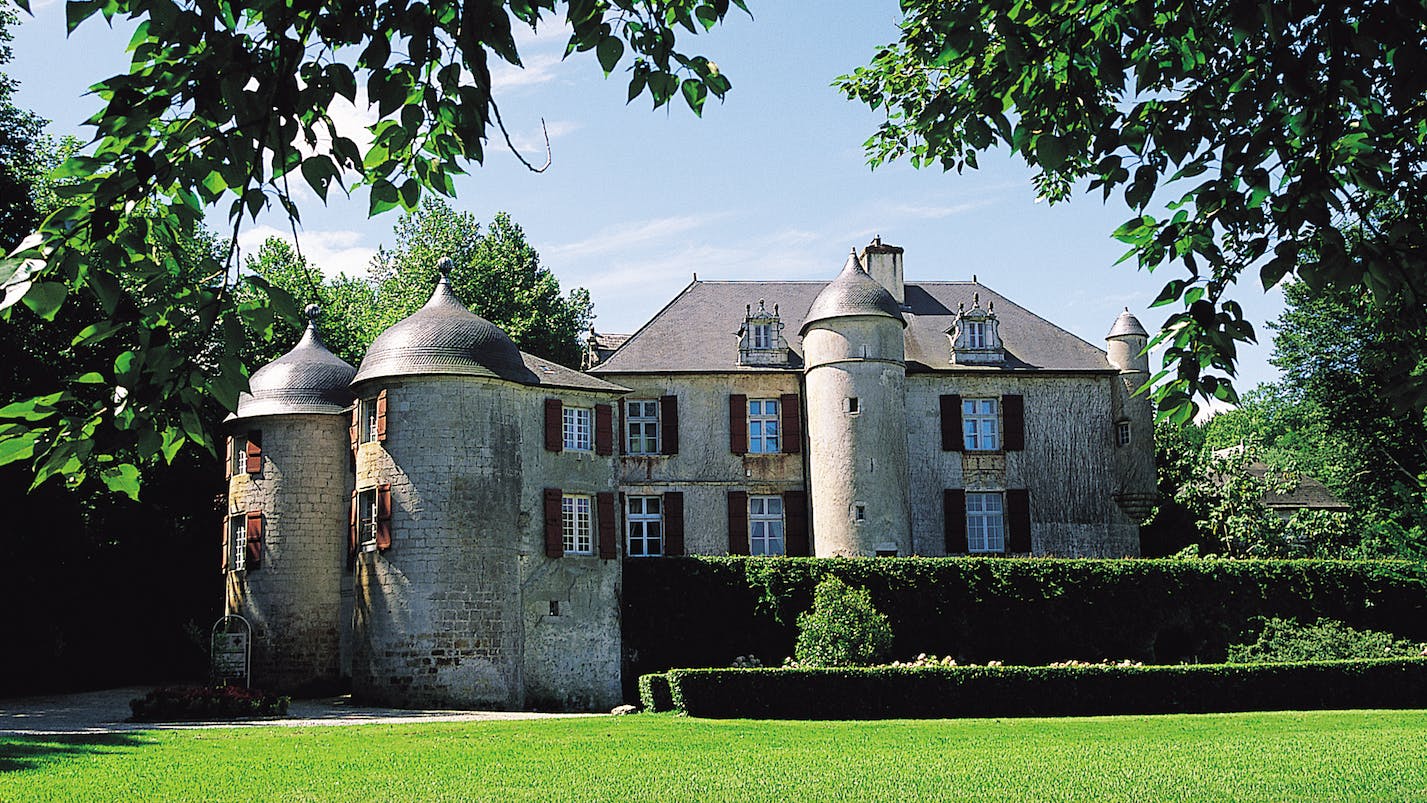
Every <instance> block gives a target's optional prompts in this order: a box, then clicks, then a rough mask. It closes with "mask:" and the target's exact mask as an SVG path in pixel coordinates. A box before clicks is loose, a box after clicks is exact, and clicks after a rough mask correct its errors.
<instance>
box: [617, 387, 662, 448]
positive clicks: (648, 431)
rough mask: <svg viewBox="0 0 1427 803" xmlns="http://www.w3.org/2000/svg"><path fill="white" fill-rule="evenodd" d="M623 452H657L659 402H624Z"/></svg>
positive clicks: (649, 400) (638, 400)
mask: <svg viewBox="0 0 1427 803" xmlns="http://www.w3.org/2000/svg"><path fill="white" fill-rule="evenodd" d="M624 433H625V450H624V453H625V454H659V402H658V401H655V400H651V399H636V400H634V401H627V402H625V403H624Z"/></svg>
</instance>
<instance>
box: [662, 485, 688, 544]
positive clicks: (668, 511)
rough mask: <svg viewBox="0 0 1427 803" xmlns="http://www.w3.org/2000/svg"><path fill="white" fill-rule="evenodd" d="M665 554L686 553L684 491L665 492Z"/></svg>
mask: <svg viewBox="0 0 1427 803" xmlns="http://www.w3.org/2000/svg"><path fill="white" fill-rule="evenodd" d="M664 554H665V555H682V554H684V492H683V491H669V492H668V493H666V494H664Z"/></svg>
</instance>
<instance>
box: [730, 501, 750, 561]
mask: <svg viewBox="0 0 1427 803" xmlns="http://www.w3.org/2000/svg"><path fill="white" fill-rule="evenodd" d="M728 554H730V555H747V554H748V492H747V491H729V492H728Z"/></svg>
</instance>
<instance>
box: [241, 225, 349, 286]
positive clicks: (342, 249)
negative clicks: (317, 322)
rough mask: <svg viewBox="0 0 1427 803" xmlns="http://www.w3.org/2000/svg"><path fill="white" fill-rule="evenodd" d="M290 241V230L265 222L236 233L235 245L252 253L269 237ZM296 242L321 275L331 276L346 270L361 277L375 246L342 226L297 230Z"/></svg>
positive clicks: (346, 272) (345, 272) (245, 251)
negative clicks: (326, 228)
mask: <svg viewBox="0 0 1427 803" xmlns="http://www.w3.org/2000/svg"><path fill="white" fill-rule="evenodd" d="M269 237H276V238H278V239H279V240H286V241H287V242H289V243H291V242H292V232H290V231H283V230H281V229H277V228H274V227H272V226H267V225H259V226H254V227H253V228H251V229H247V230H246V231H243V232H241V233H240V234H239V235H238V245H239V247H241V248H242V249H243V253H244V254H256V253H257V251H258V248H259V247H260V246H261V245H262V244H263V243H264V242H265V241H266V240H267V239H268V238H269ZM298 245H299V246H300V247H301V250H302V255H303V256H304V257H306V258H307V261H308V263H310V264H312V265H315V266H317V268H318V269H320V270H321V271H322V275H323V276H326V277H328V278H335V277H337V276H339V275H342V274H346V275H348V276H353V277H358V278H360V277H365V276H366V275H367V268H368V266H369V265H370V264H371V261H372V257H374V256H376V253H377V250H376V249H375V248H372V247H370V246H368V245H366V243H365V235H363V234H362V233H361V232H358V231H351V230H346V229H338V230H328V231H317V230H314V231H303V230H301V229H299V230H298Z"/></svg>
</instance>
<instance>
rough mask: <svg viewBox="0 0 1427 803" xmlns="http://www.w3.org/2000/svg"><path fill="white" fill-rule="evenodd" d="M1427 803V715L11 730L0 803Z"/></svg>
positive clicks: (643, 718)
mask: <svg viewBox="0 0 1427 803" xmlns="http://www.w3.org/2000/svg"><path fill="white" fill-rule="evenodd" d="M893 799H896V800H931V799H938V800H947V799H977V800H1023V799H1035V800H1097V801H1098V800H1137V801H1140V800H1274V801H1281V800H1315V801H1317V800H1427V711H1346V712H1342V711H1338V712H1275V713H1256V714H1208V715H1182V716H1155V717H1143V716H1141V717H1093V718H1082V719H983V720H897V721H878V722H781V721H780V722H769V721H751V720H726V721H718V720H698V719H682V718H677V717H673V716H668V715H652V714H645V715H639V716H629V717H607V718H589V719H559V720H528V721H515V722H480V723H430V724H417V725H370V726H360V727H356V726H353V727H322V728H283V727H264V728H243V729H238V728H234V729H212V730H182V731H140V732H135V733H127V734H110V735H102V736H70V737H54V736H44V737H38V736H37V737H15V736H0V800H5V801H18V800H124V801H134V800H164V801H178V800H498V801H512V800H538V801H560V800H658V801H665V800H669V801H675V800H677V801H683V800H893Z"/></svg>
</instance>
